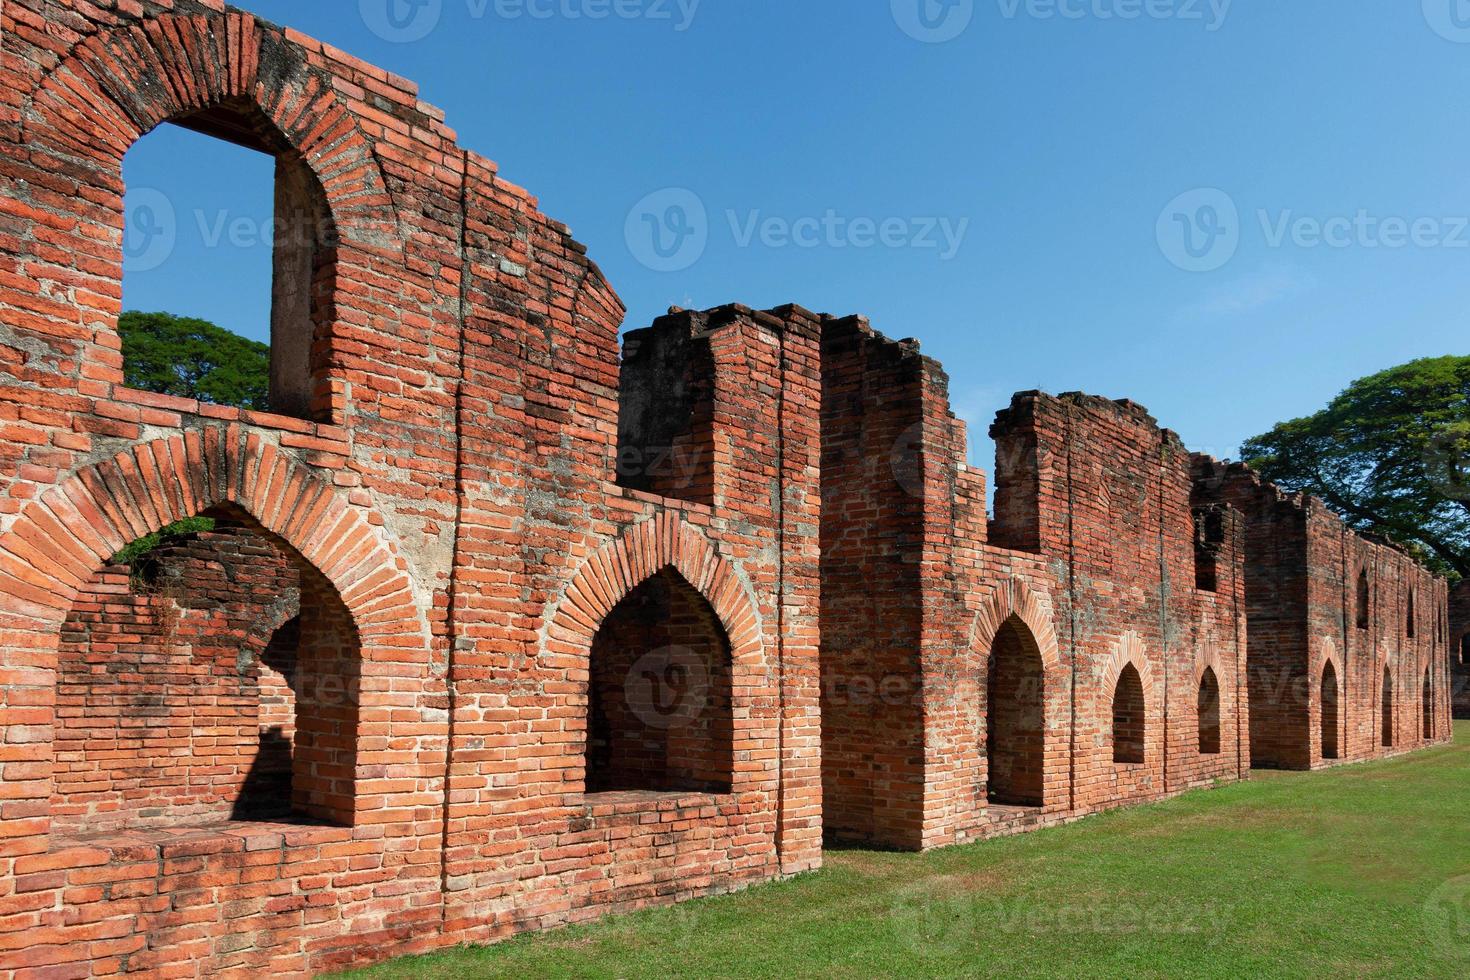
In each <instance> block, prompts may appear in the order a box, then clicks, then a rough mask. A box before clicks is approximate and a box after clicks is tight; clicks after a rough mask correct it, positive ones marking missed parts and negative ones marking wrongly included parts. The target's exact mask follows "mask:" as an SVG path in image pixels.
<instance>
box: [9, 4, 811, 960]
mask: <svg viewBox="0 0 1470 980" xmlns="http://www.w3.org/2000/svg"><path fill="white" fill-rule="evenodd" d="M0 45H3V49H4V51H3V53H4V57H3V58H0V76H3V77H0V142H3V143H4V144H5V147H4V159H5V161H6V163H5V165H4V167H0V364H3V366H4V372H5V378H4V380H3V382H0V592H3V593H4V594H5V596H6V598H7V602H6V604H5V605H4V607H3V608H4V611H3V614H0V723H3V725H4V732H5V735H4V738H3V741H0V816H3V818H4V819H3V821H0V827H3V830H0V972H3V971H5V970H21V969H26V968H32V967H35V968H49V967H55V968H57V969H58V970H59V971H61V972H68V971H69V972H77V971H80V970H81V969H82V968H83V967H82V965H86V964H90V965H92V966H93V967H95V968H96V969H97V970H99V971H103V970H107V969H114V968H125V969H131V970H139V969H145V970H149V969H156V970H160V971H168V972H173V973H178V974H190V975H202V974H207V973H217V972H220V971H229V970H235V969H238V970H243V971H247V972H250V971H253V972H264V971H267V970H268V971H272V972H278V973H304V972H309V971H315V970H322V969H327V968H330V967H333V966H336V965H341V964H347V963H351V962H357V961H362V960H370V959H377V958H381V957H383V956H386V955H389V954H390V953H400V952H412V951H414V950H417V949H426V948H432V947H435V946H440V945H444V944H449V943H455V942H460V941H465V940H483V939H494V938H499V937H501V936H505V935H509V934H511V933H514V932H517V931H521V930H525V929H533V928H540V927H545V926H550V925H555V924H559V923H563V922H568V921H573V920H579V919H585V918H588V917H591V916H594V915H597V914H601V913H602V912H605V911H608V910H612V909H619V908H632V907H639V906H643V905H647V904H651V903H659V902H668V901H673V900H676V899H678V898H683V897H688V896H691V895H697V894H704V893H707V892H714V891H721V890H727V889H730V888H734V887H739V886H741V885H744V884H745V883H748V882H752V881H756V880H760V879H763V878H770V877H774V876H777V875H781V874H791V873H796V872H799V871H803V870H808V869H810V868H813V867H815V866H817V864H818V863H819V861H820V833H821V832H820V820H821V801H820V792H821V786H820V768H819V752H820V739H819V734H818V697H817V692H818V673H817V639H816V637H817V627H818V622H817V604H818V598H817V597H818V589H817V565H816V562H817V546H818V541H817V525H818V514H819V507H820V501H819V496H818V491H819V488H818V484H817V474H818V468H819V466H820V459H819V457H818V448H817V447H818V438H819V421H818V417H819V397H820V394H819V379H818V363H819V351H818V326H817V323H816V321H815V319H814V318H812V317H811V316H810V315H808V314H805V313H803V312H801V311H799V310H795V309H785V310H779V311H773V312H772V313H758V312H756V311H751V310H747V309H744V308H738V307H730V308H726V309H724V310H721V311H713V312H712V313H711V314H689V315H688V318H687V319H688V323H686V324H685V327H684V329H685V333H686V334H689V335H692V333H691V330H692V329H693V328H691V327H690V326H689V324H693V323H694V322H695V321H698V328H697V332H698V333H699V334H700V335H701V337H702V338H703V339H702V340H701V343H703V344H706V345H707V347H708V352H709V353H708V363H709V364H710V366H711V368H712V371H713V375H714V377H715V379H716V383H715V385H714V387H713V389H711V390H710V391H708V392H707V393H706V395H702V396H701V398H705V399H706V400H707V402H708V406H709V411H708V416H707V419H706V418H705V417H704V416H701V417H700V419H699V424H700V425H701V426H703V425H705V424H706V422H707V425H708V428H709V434H710V435H709V438H710V440H711V442H710V445H712V446H715V447H716V451H715V454H714V455H713V456H711V457H710V458H709V459H708V461H707V462H706V461H704V460H701V462H700V465H701V466H705V467H706V468H707V473H708V476H707V477H706V478H704V479H703V480H702V483H701V484H700V485H699V486H698V487H697V488H695V489H693V490H687V492H686V489H681V488H678V487H672V486H661V485H649V486H648V487H647V488H646V489H638V488H634V487H620V486H619V485H618V483H617V477H618V459H617V450H618V432H619V358H618V341H617V336H618V332H619V329H620V327H621V325H622V318H623V307H622V304H621V302H620V301H619V300H618V298H617V296H616V295H615V294H614V293H613V291H612V289H611V288H610V287H609V286H608V284H607V283H606V281H605V280H604V278H603V277H602V275H601V273H600V272H599V270H598V269H597V267H596V266H595V265H594V264H593V263H592V261H591V260H590V259H588V258H587V256H586V254H585V250H584V249H583V248H582V246H580V245H579V244H578V243H577V242H575V241H574V240H573V239H572V238H571V237H570V235H569V233H568V232H567V229H566V228H565V227H564V226H562V225H560V224H558V223H556V222H554V221H552V220H550V219H549V218H547V217H545V216H544V215H542V214H541V213H540V212H539V211H538V210H537V208H536V204H535V201H534V199H532V198H531V197H530V195H529V194H527V193H526V192H525V191H523V190H521V189H520V188H518V187H516V186H515V185H513V184H511V183H509V182H507V181H506V180H504V179H503V178H502V177H501V176H500V175H499V174H498V173H497V171H496V168H495V166H494V165H493V164H492V163H490V162H489V161H487V160H484V159H483V158H481V157H478V156H475V155H474V154H471V153H468V152H466V151H464V150H462V149H461V148H459V147H458V146H457V144H456V142H455V139H454V135H453V133H452V131H451V130H450V129H449V128H448V127H447V126H446V125H445V123H444V118H443V114H442V113H441V112H440V111H439V110H437V109H435V108H434V107H433V106H431V105H428V104H427V103H424V102H422V101H420V100H419V98H418V95H417V90H416V88H415V87H414V86H413V84H412V83H411V82H408V81H407V80H405V79H402V78H399V77H397V76H394V75H391V74H389V73H388V72H385V71H383V70H381V69H378V68H375V67H373V66H371V65H368V64H365V63H363V62H361V61H359V60H357V59H355V58H352V57H351V56H349V55H347V54H345V53H343V52H340V51H337V50H335V49H332V48H330V47H328V46H325V45H323V44H321V43H320V42H317V41H314V40H312V39H310V38H306V37H304V36H301V35H299V34H297V33H295V32H292V31H289V30H282V29H279V28H276V27H274V26H272V25H269V24H266V23H264V22H261V21H258V20H257V19H255V18H254V17H252V16H250V15H248V14H239V13H234V12H230V11H227V10H225V9H224V8H223V7H222V5H221V4H219V3H217V2H215V0H177V2H172V3H164V2H155V0H146V2H142V3H138V4H126V5H122V6H121V7H119V6H118V5H116V4H113V3H111V2H110V0H109V2H102V0H96V2H94V0H16V2H10V3H6V4H4V6H3V12H0ZM170 120H172V121H176V122H181V123H184V124H187V125H191V126H194V127H196V128H199V129H201V130H204V131H207V132H219V131H220V129H221V128H222V127H225V126H228V125H233V124H236V123H239V122H247V123H249V124H250V125H251V126H253V127H255V129H256V131H258V132H259V133H260V134H261V135H260V137H259V138H260V141H261V143H262V148H263V149H266V150H271V151H275V152H277V153H278V155H279V156H280V157H282V158H283V159H285V161H286V163H287V164H288V165H289V167H294V168H297V169H298V170H299V168H301V167H305V168H307V169H309V170H310V171H311V173H310V174H309V175H308V176H309V177H310V180H308V181H306V186H307V187H308V188H310V187H311V185H316V187H315V190H316V191H319V195H320V199H321V200H320V204H321V206H322V207H323V208H324V209H325V210H326V212H327V215H328V216H329V217H330V219H331V223H332V226H333V228H334V230H335V236H336V240H335V241H331V242H330V243H329V245H328V246H326V247H327V248H328V250H327V251H320V252H318V254H317V255H315V256H314V257H313V270H314V271H313V284H312V288H313V290H314V291H315V292H314V295H313V296H312V297H311V299H312V304H311V307H312V308H311V311H310V312H311V329H312V331H313V336H312V338H311V340H312V343H311V345H310V348H311V349H310V350H309V351H305V352H303V353H301V355H300V356H301V357H303V358H305V359H306V360H305V362H304V364H299V365H297V367H298V368H300V369H301V370H303V371H307V372H309V375H310V376H309V378H308V385H309V391H308V392H307V403H306V404H304V405H303V406H302V407H301V409H300V412H299V414H300V415H306V416H308V417H309V418H308V419H305V420H304V419H302V418H300V417H288V416H286V415H279V414H266V413H256V412H245V411H240V410H236V409H225V408H220V407H218V406H212V405H207V404H200V403H197V402H195V401H192V400H187V399H180V398H169V397H163V396H157V395H148V394H144V393H140V392H135V391H130V390H128V389H127V388H126V387H124V386H123V384H122V371H121V367H122V365H121V356H120V344H119V341H118V337H117V333H116V328H115V324H116V318H117V315H118V313H119V307H120V297H121V288H120V277H121V236H122V231H123V228H122V222H123V215H122V207H121V205H122V193H123V186H122V179H121V159H122V156H123V154H124V153H125V152H126V150H127V149H128V148H129V147H130V146H131V145H132V144H133V143H134V142H136V141H137V140H138V139H139V138H141V137H142V136H143V135H144V134H145V133H146V132H148V131H149V130H151V129H152V128H153V127H154V126H155V125H157V124H159V123H161V122H164V121H170ZM289 167H288V169H289ZM279 285H280V283H279V282H278V286H279ZM636 360H637V359H636V358H634V361H635V362H636ZM637 375H638V370H637V369H636V365H635V367H634V368H633V369H632V370H630V382H631V386H630V390H629V393H628V400H629V405H630V408H629V411H630V412H632V411H633V407H634V406H635V405H638V404H644V403H646V401H647V399H646V397H645V396H641V395H640V394H639V393H638V392H637V391H636V390H635V388H636V385H637ZM640 398H643V401H642V402H640V401H639V399H640ZM625 429H626V430H627V431H628V432H629V437H630V438H632V439H634V440H635V441H637V440H641V444H647V445H652V444H653V443H654V442H655V441H656V439H655V437H656V436H657V435H658V433H651V434H649V433H640V432H638V431H637V429H638V426H637V425H629V426H627V427H625ZM651 491H658V492H660V493H662V492H667V493H669V494H670V497H663V496H658V495H656V494H655V493H654V492H651ZM676 491H677V492H676ZM674 498H677V499H674ZM222 504H229V505H231V506H236V507H238V508H239V509H240V510H242V511H244V512H246V513H248V514H249V515H251V516H252V517H253V518H254V519H255V520H257V521H258V522H259V523H260V525H261V526H262V527H263V528H265V529H266V530H267V531H268V532H269V533H270V534H271V535H273V536H274V537H276V538H279V539H280V540H281V541H282V542H284V543H285V544H286V545H288V546H289V548H290V549H291V550H293V551H294V552H296V553H298V554H299V556H300V559H301V565H302V573H303V580H302V590H303V595H304V597H303V602H302V615H301V618H300V621H299V623H297V624H296V628H297V629H298V630H299V642H298V643H297V657H296V660H295V663H294V665H291V666H292V669H293V671H294V675H295V676H294V681H295V684H296V687H295V691H294V695H295V701H296V708H297V709H298V710H297V715H296V717H297V723H296V725H295V728H294V731H291V732H290V734H291V736H292V739H293V743H294V748H293V755H294V757H295V759H296V766H297V772H296V778H295V779H294V780H293V781H294V783H295V784H296V786H295V788H296V796H295V799H294V803H295V805H296V806H297V808H298V809H305V810H308V811H310V812H311V813H312V814H313V815H315V817H316V818H318V819H320V820H322V821H325V822H329V823H331V824H332V826H326V827H300V826H293V825H289V824H279V823H269V822H262V821H259V820H255V821H243V820H235V821H230V822H226V823H218V822H216V823H211V824H209V825H208V826H203V825H201V824H200V823H199V822H198V820H196V819H195V818H194V817H189V818H183V817H182V815H181V814H180V813H179V812H177V811H175V812H174V813H173V817H175V818H179V819H182V820H183V824H182V825H181V824H180V823H178V822H173V823H172V825H171V826H169V827H167V828H157V827H154V828H150V829H148V830H147V831H146V832H142V831H133V830H125V829H119V830H118V831H117V832H116V833H111V832H109V833H108V834H107V835H106V836H93V837H90V838H89V840H88V842H87V844H86V846H85V847H81V846H72V845H71V844H70V843H69V842H68V841H67V840H66V838H65V836H64V834H63V833H61V831H62V830H63V829H64V828H61V827H57V826H54V825H53V824H54V816H53V813H52V802H51V801H52V797H53V791H54V789H55V785H54V783H55V780H54V779H53V777H52V762H53V759H54V757H55V750H56V744H57V743H56V734H57V733H56V704H57V702H56V698H57V690H58V685H57V679H56V674H57V668H58V644H59V642H60V637H61V635H62V632H63V624H64V622H65V620H66V618H67V617H68V616H69V615H71V614H72V610H73V608H74V607H76V606H77V602H76V600H77V597H78V596H79V595H80V596H82V606H81V608H82V609H83V613H85V611H86V608H85V607H86V606H87V603H88V601H89V600H88V599H87V598H86V588H87V583H88V582H89V581H91V579H92V578H93V577H94V576H95V575H97V574H98V570H99V569H101V568H102V567H103V566H104V565H105V564H106V561H107V558H108V557H109V556H110V555H112V554H113V553H115V552H116V551H117V550H118V549H119V548H120V547H122V546H123V545H124V544H126V543H127V542H128V541H131V540H133V539H134V538H136V537H138V536H140V535H142V534H144V533H147V532H149V531H152V530H156V529H157V528H158V527H161V526H162V525H164V524H166V523H169V522H170V521H172V520H176V519H178V518H181V517H186V516H191V515H193V514H197V513H200V512H202V511H205V510H208V509H209V508H211V507H214V506H217V505H222ZM668 566H673V567H674V568H676V569H678V571H679V574H680V575H682V576H683V577H684V578H685V579H686V580H687V581H688V582H689V584H690V586H691V587H692V588H693V589H695V590H696V591H697V592H698V593H699V594H700V596H701V597H702V599H703V601H705V602H707V603H708V605H709V606H710V608H712V609H713V610H714V612H715V614H716V616H717V617H718V619H719V623H720V627H721V629H722V630H723V631H724V633H725V634H726V636H727V637H728V638H729V641H730V693H729V700H730V702H731V710H730V715H731V719H732V720H731V731H730V734H729V745H730V749H729V751H728V753H721V754H726V755H728V756H729V757H730V759H731V760H732V762H731V766H730V768H731V769H732V770H733V771H732V772H731V773H730V777H729V778H730V783H731V786H730V788H729V791H728V792H707V791H706V792H694V793H690V792H678V793H665V794H655V795H654V796H652V797H648V796H646V795H645V796H644V797H638V798H626V797H619V796H618V795H617V794H603V793H596V792H592V793H588V792H587V787H586V786H585V780H584V768H585V755H586V752H585V749H586V741H587V729H588V721H587V711H588V686H589V668H590V663H591V648H592V645H593V642H594V638H595V637H596V636H597V634H598V632H599V628H600V626H601V620H602V618H603V617H604V616H605V615H606V614H607V613H608V612H610V611H611V609H612V607H613V605H615V604H616V602H617V601H618V599H620V598H621V597H622V596H624V595H626V594H627V593H628V592H630V591H632V590H633V589H634V588H635V587H636V586H637V585H638V584H639V583H640V582H641V581H642V580H643V579H645V578H648V577H649V576H652V575H654V574H655V573H658V572H660V571H661V570H662V569H664V568H666V567H668ZM635 570H636V572H637V575H638V578H637V579H636V580H633V581H627V580H626V577H627V576H629V575H631V574H633V572H634V571H635ZM593 609H595V610H596V612H595V614H594V613H591V612H589V610H593ZM589 616H590V617H591V621H587V618H588V617H589ZM614 631H615V630H614ZM281 643H282V645H286V641H285V640H282V641H281ZM451 681H452V685H451ZM191 690H192V688H191ZM272 691H273V692H274V693H271V692H272ZM260 699H261V702H262V704H261V705H260V708H259V709H258V710H259V711H260V712H261V714H260V716H259V717H262V718H275V719H284V717H285V716H286V715H287V714H288V712H287V711H286V706H287V700H288V699H287V698H286V693H285V689H284V688H283V687H282V686H281V683H280V682H277V683H275V685H274V687H273V688H271V687H270V686H267V687H266V688H265V689H262V690H261V692H260ZM175 707H176V708H180V709H182V705H175ZM197 720H198V719H197V716H196V717H195V721H197ZM192 724H194V722H191V725H192ZM282 729H283V731H282V734H283V737H284V736H285V735H286V734H287V732H288V729H287V726H286V725H284V724H283V725H282ZM238 730H240V731H243V730H244V725H243V724H241V725H240V726H239V729H238ZM190 737H194V738H197V737H198V736H196V735H191V736H190ZM303 772H305V773H308V774H309V777H310V778H309V779H306V780H303V779H302V778H301V775H302V773H303ZM303 786H304V787H305V789H304V791H303ZM717 788H718V787H717ZM160 792H175V793H177V792H178V788H177V786H175V787H171V788H170V789H168V790H160ZM218 795H220V796H223V795H224V794H223V793H219V794H218ZM212 805H213V804H211V806H212ZM221 805H222V804H221ZM197 816H198V817H200V818H205V817H208V818H209V819H211V820H213V819H214V817H215V816H216V815H215V814H198V815H197ZM151 819H152V818H150V820H151ZM165 819H172V818H164V817H159V820H160V821H162V820H165ZM145 833H146V835H151V836H146V835H144V834H145ZM116 881H125V882H128V884H127V885H126V886H125V888H124V889H113V890H109V888H108V887H107V886H108V884H109V883H111V882H116ZM114 892H116V893H115V894H114ZM124 892H125V893H126V895H124ZM224 908H228V909H229V910H230V914H229V915H223V914H216V913H217V911H218V910H221V909H224ZM201 919H202V924H201Z"/></svg>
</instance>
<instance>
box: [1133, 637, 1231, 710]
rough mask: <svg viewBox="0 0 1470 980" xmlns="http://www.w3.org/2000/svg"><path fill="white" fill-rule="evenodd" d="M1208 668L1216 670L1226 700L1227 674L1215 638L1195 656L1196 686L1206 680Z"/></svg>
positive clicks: (1222, 698)
mask: <svg viewBox="0 0 1470 980" xmlns="http://www.w3.org/2000/svg"><path fill="white" fill-rule="evenodd" d="M1120 669H1121V668H1120ZM1206 670H1213V671H1214V672H1215V681H1216V682H1217V683H1218V684H1219V685H1220V697H1221V700H1224V697H1225V681H1224V680H1223V678H1224V676H1225V671H1224V668H1223V667H1222V666H1221V663H1220V651H1219V649H1218V648H1217V647H1216V646H1215V643H1214V641H1213V640H1206V641H1205V643H1204V644H1203V645H1201V646H1200V648H1199V651H1198V652H1197V653H1196V655H1195V658H1194V686H1195V687H1199V683H1200V681H1202V680H1204V678H1205V671H1206Z"/></svg>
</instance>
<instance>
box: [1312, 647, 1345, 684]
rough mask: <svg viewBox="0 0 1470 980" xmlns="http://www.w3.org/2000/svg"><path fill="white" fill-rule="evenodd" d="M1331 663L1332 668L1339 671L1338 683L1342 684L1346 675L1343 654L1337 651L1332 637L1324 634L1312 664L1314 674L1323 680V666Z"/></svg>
mask: <svg viewBox="0 0 1470 980" xmlns="http://www.w3.org/2000/svg"><path fill="white" fill-rule="evenodd" d="M1329 663H1330V664H1332V669H1333V670H1335V671H1337V678H1338V680H1337V683H1338V684H1339V685H1341V684H1342V678H1343V677H1345V676H1346V674H1345V672H1344V670H1343V665H1342V654H1340V653H1338V652H1337V644H1336V643H1334V642H1333V641H1332V637H1330V636H1324V637H1322V643H1321V646H1320V649H1319V651H1318V653H1317V657H1316V659H1315V660H1314V661H1313V664H1312V676H1313V677H1314V678H1316V679H1318V680H1321V678H1322V668H1323V667H1325V666H1327V665H1328V664H1329Z"/></svg>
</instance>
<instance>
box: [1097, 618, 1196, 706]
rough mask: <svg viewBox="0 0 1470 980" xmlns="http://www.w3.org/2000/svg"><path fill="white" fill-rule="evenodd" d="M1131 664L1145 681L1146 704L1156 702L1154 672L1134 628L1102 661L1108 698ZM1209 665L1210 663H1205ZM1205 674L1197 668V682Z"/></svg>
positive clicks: (1103, 677) (1103, 690)
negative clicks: (1125, 668) (1124, 670)
mask: <svg viewBox="0 0 1470 980" xmlns="http://www.w3.org/2000/svg"><path fill="white" fill-rule="evenodd" d="M1129 664H1132V665H1133V669H1134V670H1136V671H1138V679H1139V680H1140V681H1142V682H1143V701H1144V704H1148V705H1151V704H1153V702H1154V694H1155V691H1154V674H1153V669H1152V668H1150V667H1149V663H1148V653H1147V651H1146V650H1145V649H1144V646H1143V640H1142V639H1141V638H1140V637H1139V635H1138V634H1137V633H1135V632H1133V631H1132V630H1129V631H1128V632H1127V633H1124V634H1123V635H1122V636H1121V637H1119V638H1118V642H1117V643H1116V644H1114V645H1113V652H1112V653H1111V654H1110V655H1109V656H1108V658H1107V659H1106V660H1104V661H1103V662H1102V663H1101V665H1100V666H1101V670H1102V674H1101V676H1102V688H1101V690H1102V692H1103V694H1105V695H1106V696H1107V697H1108V698H1112V696H1113V690H1114V689H1115V688H1116V687H1117V686H1118V677H1119V676H1120V675H1121V674H1122V673H1123V668H1124V667H1126V666H1128V665H1129ZM1205 666H1209V664H1205ZM1203 676H1204V669H1203V668H1202V667H1201V668H1197V674H1196V677H1195V680H1196V682H1197V681H1198V680H1199V678H1200V677H1203ZM1219 679H1220V669H1219V666H1218V660H1217V662H1216V666H1215V680H1217V681H1218V680H1219Z"/></svg>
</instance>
